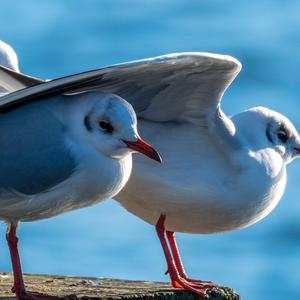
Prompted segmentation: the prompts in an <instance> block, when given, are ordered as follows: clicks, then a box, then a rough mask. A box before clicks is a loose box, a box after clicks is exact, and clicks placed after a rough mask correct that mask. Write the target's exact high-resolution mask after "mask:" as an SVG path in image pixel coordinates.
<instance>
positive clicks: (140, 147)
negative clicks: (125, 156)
mask: <svg viewBox="0 0 300 300" xmlns="http://www.w3.org/2000/svg"><path fill="white" fill-rule="evenodd" d="M123 142H124V143H125V144H126V145H127V147H128V148H130V149H132V150H134V151H137V152H140V153H142V154H144V155H146V156H148V157H149V158H151V159H154V160H156V161H158V162H160V163H161V162H162V159H161V157H160V155H159V154H158V152H157V151H156V150H155V149H154V148H153V147H151V146H150V145H149V144H147V143H146V142H145V141H143V140H142V139H141V138H140V137H138V139H137V141H136V142H131V141H125V140H123Z"/></svg>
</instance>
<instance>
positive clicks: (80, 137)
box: [0, 91, 161, 299]
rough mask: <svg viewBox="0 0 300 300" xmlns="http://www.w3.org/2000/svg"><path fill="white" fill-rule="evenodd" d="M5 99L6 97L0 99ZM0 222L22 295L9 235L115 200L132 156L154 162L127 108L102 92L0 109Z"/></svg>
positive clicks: (21, 295) (18, 292) (16, 285)
mask: <svg viewBox="0 0 300 300" xmlns="http://www.w3.org/2000/svg"><path fill="white" fill-rule="evenodd" d="M3 97H5V96H3ZM0 144H1V148H0V157H1V163H0V219H1V220H4V221H5V222H6V223H7V234H6V238H7V242H8V247H9V250H10V255H11V260H12V266H13V273H14V286H13V289H12V291H13V292H14V293H15V294H16V296H17V297H18V298H21V299H37V298H39V297H41V298H43V297H44V296H42V295H38V294H36V293H30V292H27V291H26V289H25V285H24V281H23V277H22V269H21V263H20V258H19V254H18V238H17V236H16V230H17V226H18V222H20V221H24V222H26V221H34V220H39V219H45V218H49V217H52V216H56V215H58V214H62V213H64V212H67V211H71V210H74V209H78V208H82V207H87V206H90V205H94V204H96V203H98V202H100V201H102V200H105V199H109V198H112V197H114V196H115V195H116V194H117V193H118V192H119V191H120V190H121V189H122V188H123V187H124V185H125V184H126V182H127V181H128V179H129V176H130V172H131V168H132V157H131V154H132V153H133V152H141V153H142V154H145V155H146V156H148V157H149V158H151V159H154V160H157V161H161V159H160V156H159V154H158V153H157V152H156V151H155V150H154V149H153V148H152V147H151V146H150V145H149V144H147V143H146V142H144V141H143V140H142V139H141V138H140V137H139V134H138V131H137V120H136V115H135V113H134V110H133V108H132V106H131V105H130V104H129V103H127V102H126V101H125V100H124V99H122V98H121V97H119V96H117V95H114V94H111V93H106V92H102V91H95V92H88V93H80V94H76V95H72V96H66V95H60V96H50V97H46V98H43V99H39V100H38V101H35V102H32V103H22V105H19V106H12V107H6V110H1V111H0Z"/></svg>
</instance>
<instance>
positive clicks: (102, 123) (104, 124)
mask: <svg viewBox="0 0 300 300" xmlns="http://www.w3.org/2000/svg"><path fill="white" fill-rule="evenodd" d="M99 127H100V128H101V129H102V130H104V131H106V132H109V133H111V132H113V130H114V128H113V127H112V126H111V125H110V123H109V122H107V121H103V120H102V121H100V122H99Z"/></svg>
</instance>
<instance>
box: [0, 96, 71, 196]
mask: <svg viewBox="0 0 300 300" xmlns="http://www.w3.org/2000/svg"><path fill="white" fill-rule="evenodd" d="M75 167H76V162H75V160H74V158H73V157H72V156H71V154H70V153H69V151H68V150H67V149H66V147H65V144H64V127H63V126H62V124H61V123H60V122H59V121H58V119H56V117H55V115H54V114H53V113H52V112H51V111H50V110H48V109H47V105H46V104H45V102H44V101H40V102H36V103H32V104H29V105H26V106H23V107H20V108H19V109H16V110H13V111H11V112H9V113H5V114H0V190H15V191H17V192H21V193H24V194H30V195H32V194H36V193H40V192H43V191H46V190H47V189H50V188H51V187H53V186H55V185H57V184H59V183H60V182H62V181H64V180H66V179H67V178H68V177H69V176H70V175H71V174H72V173H73V171H74V169H75Z"/></svg>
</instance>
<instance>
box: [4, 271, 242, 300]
mask: <svg viewBox="0 0 300 300" xmlns="http://www.w3.org/2000/svg"><path fill="white" fill-rule="evenodd" d="M24 277H25V283H26V287H27V290H28V291H34V292H39V293H43V294H47V295H52V296H58V297H62V298H64V299H69V300H76V299H83V300H89V299H93V300H97V299H105V300H108V299H109V300H120V299H126V300H130V299H132V300H133V299H134V300H196V299H197V300H200V299H207V300H241V298H240V296H239V295H238V294H236V293H235V292H234V291H233V290H232V289H230V288H224V287H220V288H216V289H214V290H212V291H211V292H210V295H209V297H208V298H202V297H199V296H196V295H193V294H191V293H187V292H184V291H181V290H178V289H173V288H172V287H171V286H170V285H169V284H166V283H160V282H150V281H128V280H117V279H105V278H88V277H73V276H49V275H33V274H25V275H24ZM12 282H13V278H12V274H11V273H0V299H1V300H8V299H9V300H13V299H15V298H14V295H13V294H12V293H11V286H12Z"/></svg>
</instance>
